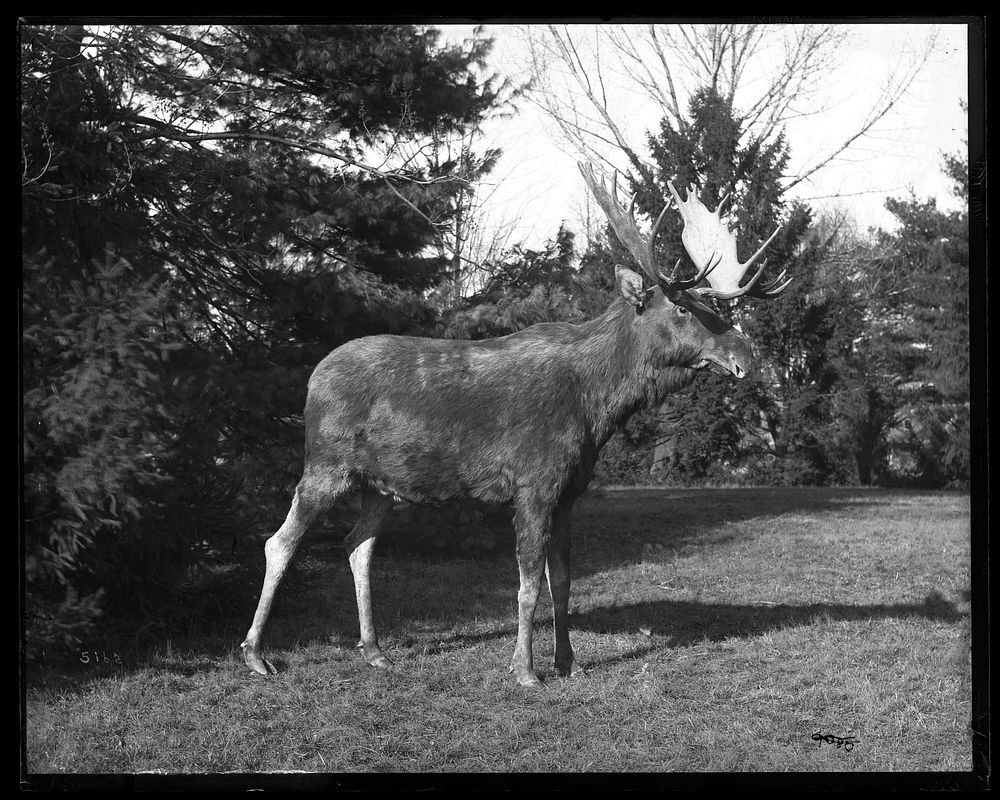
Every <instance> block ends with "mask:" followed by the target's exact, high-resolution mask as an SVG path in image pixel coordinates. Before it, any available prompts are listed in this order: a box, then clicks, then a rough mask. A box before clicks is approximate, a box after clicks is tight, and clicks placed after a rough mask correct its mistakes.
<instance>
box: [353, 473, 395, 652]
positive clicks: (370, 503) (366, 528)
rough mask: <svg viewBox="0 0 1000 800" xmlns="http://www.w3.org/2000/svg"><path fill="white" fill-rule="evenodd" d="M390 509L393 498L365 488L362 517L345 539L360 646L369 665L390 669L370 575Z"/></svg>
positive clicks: (362, 497) (362, 499)
mask: <svg viewBox="0 0 1000 800" xmlns="http://www.w3.org/2000/svg"><path fill="white" fill-rule="evenodd" d="M391 509H392V498H390V497H387V496H386V495H384V494H381V493H379V492H377V491H375V490H374V489H370V488H366V489H365V490H364V492H363V494H362V495H361V516H360V517H359V518H358V522H357V524H356V525H355V526H354V528H353V529H352V530H351V532H350V533H349V534H347V536H345V537H344V549H345V550H347V553H348V558H349V561H350V563H351V573H352V574H353V575H354V593H355V595H356V596H357V599H358V623H359V626H360V628H361V641H360V642H359V643H358V646H359V647H361V648H362V649H363V651H364V654H365V661H366V662H368V664H369V665H370V666H373V667H379V668H381V669H389V668H391V667H392V661H390V660H389V659H388V658H387V657H386V655H385V654H384V653H383V652H382V649H381V648H380V647H379V644H378V636H377V634H376V633H375V620H374V616H373V613H372V591H371V581H370V577H369V574H370V572H371V561H372V552H373V551H374V549H375V542H376V541H377V540H378V535H379V531H380V530H381V528H382V523H383V521H384V520H385V517H386V514H388V513H389V511H390V510H391Z"/></svg>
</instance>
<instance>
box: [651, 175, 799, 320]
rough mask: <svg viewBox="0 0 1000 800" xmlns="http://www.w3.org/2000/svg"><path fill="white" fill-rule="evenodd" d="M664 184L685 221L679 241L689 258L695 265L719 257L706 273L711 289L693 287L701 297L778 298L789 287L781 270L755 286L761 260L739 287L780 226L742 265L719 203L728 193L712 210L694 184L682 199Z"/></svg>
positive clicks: (726, 196)
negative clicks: (713, 266)
mask: <svg viewBox="0 0 1000 800" xmlns="http://www.w3.org/2000/svg"><path fill="white" fill-rule="evenodd" d="M667 186H668V187H669V188H670V194H672V195H673V198H674V201H675V202H676V203H677V208H678V210H679V211H680V212H681V218H682V219H683V220H684V231H683V232H682V233H681V242H682V243H683V244H684V249H685V250H687V252H688V255H689V256H690V257H691V260H692V261H694V263H695V264H704V263H707V262H708V261H709V260H714V259H718V260H719V261H718V263H717V266H716V268H715V269H714V270H712V274H711V275H710V276H708V275H706V276H705V277H706V279H707V281H708V283H709V284H710V288H709V287H703V288H697V289H694V291H695V292H697V293H698V294H700V295H702V296H703V297H717V298H720V299H723V300H730V299H732V298H734V297H740V296H741V295H744V294H746V295H750V296H751V297H762V298H771V297H777V296H778V295H779V294H781V293H782V292H783V291H784V290H785V289H786V288H787V287H788V284H790V283H791V282H792V279H791V278H788V279H785V273H786V270H782V271H781V274H780V275H778V277H777V278H775V279H774V280H773V281H771V282H770V283H768V284H767V285H766V286H757V285H756V284H757V281H758V280H759V279H760V276H761V273H762V272H763V271H764V266H765V264H766V261H765V262H763V263H761V265H760V269H758V270H757V272H756V273H755V274H754V276H753V277H752V278H751V279H750V281H749V282H748V283H747V284H745V285H744V286H740V281H741V280H743V276H744V275H746V273H747V270H749V269H750V266H751V265H752V264H753V262H754V261H756V260H757V258H758V257H759V256H760V254H761V253H763V252H764V250H765V248H766V247H767V246H768V245H769V244H770V243H771V242H772V241H774V237H775V236H777V235H778V231H779V230H781V228H780V226H779V227H778V228H777V229H775V231H774V233H772V234H771V236H770V237H769V238H768V240H767V241H766V242H764V244H762V245H761V246H760V248H759V249H758V250H757V252H756V253H754V254H753V255H752V256H751V257H750V259H749V260H748V261H747V262H746V263H744V264H741V263H740V261H739V258H738V257H737V255H736V236H735V234H733V232H732V231H730V230H729V226H728V225H727V224H726V223H725V221H724V220H723V219H722V205H723V203H725V202H726V199H727V198H728V195H725V196H723V198H722V199H721V200H720V201H719V205H718V206H717V207H716V209H715V211H709V210H708V209H707V208H706V207H705V205H704V203H702V202H701V199H700V198H699V197H698V194H697V192H696V191H695V189H694V187H691V188H689V189H688V190H687V192H686V194H687V197H686V198H685V199H683V200H682V199H681V196H680V194H678V192H677V190H676V189H675V188H674V185H673V183H671V182H669V181H668V182H667ZM782 281H784V282H782Z"/></svg>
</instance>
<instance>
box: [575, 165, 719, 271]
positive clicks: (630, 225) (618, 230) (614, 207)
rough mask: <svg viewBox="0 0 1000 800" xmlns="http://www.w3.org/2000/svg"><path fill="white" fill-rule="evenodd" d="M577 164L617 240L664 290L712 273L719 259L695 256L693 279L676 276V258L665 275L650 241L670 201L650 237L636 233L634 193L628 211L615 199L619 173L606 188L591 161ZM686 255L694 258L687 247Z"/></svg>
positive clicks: (679, 262) (655, 223)
mask: <svg viewBox="0 0 1000 800" xmlns="http://www.w3.org/2000/svg"><path fill="white" fill-rule="evenodd" d="M577 166H579V168H580V172H581V173H582V174H583V179H584V181H586V183H587V186H589V187H590V192H591V194H593V195H594V199H595V200H596V201H597V204H598V205H599V206H600V207H601V210H602V211H603V212H604V216H606V217H607V218H608V222H609V223H611V227H612V228H613V229H614V231H615V234H616V235H617V236H618V240H619V241H620V242H621V243H622V245H623V246H624V247H625V249H626V250H628V251H629V253H631V254H632V257H633V258H634V259H635V260H636V262H637V263H638V264H639V266H640V267H642V269H643V271H644V272H645V273H646V274H647V275H648V276H649V278H650V279H651V280H652V281H654V282H658V283H660V284H661V285H662V286H663V288H664V289H665V290H667V291H679V290H682V289H690V288H691V287H693V286H695V285H696V284H697V283H699V282H700V281H701V280H703V279H704V278H706V277H707V276H708V275H709V274H711V272H712V271H713V270H714V269H715V268H716V267H717V266H718V265H719V263H720V262H721V258H707V259H705V260H704V261H701V262H699V261H698V260H697V259H695V264H701V267H700V268H699V270H698V274H697V275H695V276H694V277H693V278H687V279H681V278H679V277H678V269H679V268H680V265H681V261H680V259H677V263H676V264H674V268H673V269H672V270H671V271H670V274H669V275H664V274H663V273H662V272H661V271H660V269H659V268H658V267H657V266H656V254H655V252H654V250H653V242H654V241H655V240H656V232H657V231H658V230H659V229H660V224H661V223H662V222H663V218H664V217H665V216H666V214H667V210H668V209H669V208H670V204H669V203H667V205H665V206H664V207H663V211H661V212H660V215H659V216H658V217H657V218H656V222H654V223H653V227H652V230H651V231H650V233H649V236H648V237H647V236H643V235H642V234H641V233H640V232H639V226H638V225H637V224H636V221H635V198H636V195H632V199H631V201H630V202H629V207H628V210H627V211H626V210H625V208H624V207H623V206H622V205H620V204H619V202H618V173H617V172H615V174H614V176H613V177H612V179H611V189H610V190H609V189H608V187H607V184H605V182H604V176H603V175H602V176H601V177H600V178H598V176H597V174H596V173H595V171H594V167H593V165H592V164H587V163H584V162H580V163H579V164H578V165H577ZM688 254H689V255H691V257H692V258H694V254H693V253H691V251H690V250H688Z"/></svg>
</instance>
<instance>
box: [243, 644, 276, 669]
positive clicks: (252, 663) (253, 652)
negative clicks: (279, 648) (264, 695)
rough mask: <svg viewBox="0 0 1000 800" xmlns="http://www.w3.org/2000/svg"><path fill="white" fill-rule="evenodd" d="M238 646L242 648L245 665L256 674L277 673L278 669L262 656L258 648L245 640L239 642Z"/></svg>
mask: <svg viewBox="0 0 1000 800" xmlns="http://www.w3.org/2000/svg"><path fill="white" fill-rule="evenodd" d="M240 647H241V648H243V660H244V661H245V662H246V665H247V666H248V667H250V669H252V670H253V671H254V672H256V673H257V674H258V675H264V676H268V675H277V674H278V670H276V669H275V668H274V664H272V663H271V662H270V661H268V660H267V659H266V658H264V656H263V655H262V654H261V652H260V649H259V648H257V647H253V646H252V645H249V644H247V643H246V642H244V643H243V644H241V645H240Z"/></svg>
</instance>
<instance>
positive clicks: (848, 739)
mask: <svg viewBox="0 0 1000 800" xmlns="http://www.w3.org/2000/svg"><path fill="white" fill-rule="evenodd" d="M812 738H813V741H816V742H826V743H827V744H835V745H837V747H838V749H839V748H841V747H843V748H844V749H845V750H847V751H848V752H850V751H851V750H853V749H854V745H855V744H857V742H858V738H857V737H856V736H850V735H848V736H834V735H833V734H832V733H820V732H819V731H816V732H815V733H814V734H813V735H812Z"/></svg>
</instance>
